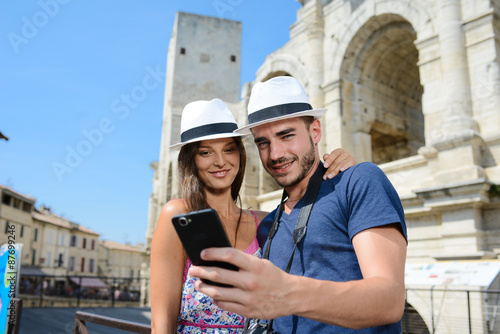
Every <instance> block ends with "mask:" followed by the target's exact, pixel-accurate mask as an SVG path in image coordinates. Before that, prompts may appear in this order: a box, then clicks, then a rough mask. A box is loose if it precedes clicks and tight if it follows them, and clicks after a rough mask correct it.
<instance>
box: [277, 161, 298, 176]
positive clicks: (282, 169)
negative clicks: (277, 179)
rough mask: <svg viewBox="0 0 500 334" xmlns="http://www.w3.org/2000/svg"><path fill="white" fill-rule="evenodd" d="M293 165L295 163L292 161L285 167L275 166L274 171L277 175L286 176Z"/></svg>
mask: <svg viewBox="0 0 500 334" xmlns="http://www.w3.org/2000/svg"><path fill="white" fill-rule="evenodd" d="M292 164H293V161H290V162H288V163H286V164H284V165H280V166H273V169H274V171H275V172H276V173H277V174H284V173H286V172H288V170H289V169H290V166H291V165H292Z"/></svg>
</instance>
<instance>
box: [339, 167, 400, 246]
mask: <svg viewBox="0 0 500 334" xmlns="http://www.w3.org/2000/svg"><path fill="white" fill-rule="evenodd" d="M355 167H356V168H353V167H351V168H353V170H352V173H351V176H350V178H349V180H348V184H347V191H346V196H347V198H346V203H347V212H348V221H349V223H348V233H349V237H350V238H351V239H352V238H353V237H354V236H355V235H356V234H357V233H359V232H361V231H364V230H366V229H369V228H372V227H378V226H384V225H388V224H394V223H398V224H400V226H401V233H402V234H403V236H404V237H405V239H407V236H406V223H405V218H404V210H403V206H402V204H401V200H400V198H399V195H398V194H397V192H396V190H395V189H394V187H393V185H392V184H391V182H390V181H389V179H388V178H387V176H386V175H385V174H384V172H383V171H382V170H381V169H380V168H379V167H378V166H376V165H375V164H373V163H362V164H359V165H357V166H355Z"/></svg>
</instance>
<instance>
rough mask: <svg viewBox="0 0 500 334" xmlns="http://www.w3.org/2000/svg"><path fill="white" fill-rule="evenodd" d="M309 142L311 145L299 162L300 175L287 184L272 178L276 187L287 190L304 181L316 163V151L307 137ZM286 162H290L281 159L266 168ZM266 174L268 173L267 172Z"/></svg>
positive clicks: (310, 139)
mask: <svg viewBox="0 0 500 334" xmlns="http://www.w3.org/2000/svg"><path fill="white" fill-rule="evenodd" d="M309 142H310V144H311V147H310V149H309V151H307V153H306V154H304V156H303V158H302V160H301V161H300V173H299V175H298V176H297V177H296V178H295V179H293V180H291V181H288V182H287V181H285V180H283V181H279V180H278V179H277V178H274V180H275V181H276V183H278V185H279V186H280V187H283V188H288V187H293V186H295V185H297V184H299V183H300V182H301V181H302V180H304V178H305V177H306V176H307V174H309V172H310V171H311V168H312V167H313V166H314V162H315V161H316V149H315V146H314V142H313V140H312V138H311V137H309ZM283 160H285V161H283ZM287 161H290V160H289V159H281V160H277V161H271V163H270V164H269V166H268V168H269V169H271V166H273V165H274V164H277V163H283V162H287ZM267 172H268V173H269V170H268V171H267ZM271 176H272V175H271Z"/></svg>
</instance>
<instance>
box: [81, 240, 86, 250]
mask: <svg viewBox="0 0 500 334" xmlns="http://www.w3.org/2000/svg"><path fill="white" fill-rule="evenodd" d="M86 247H87V238H83V245H82V248H83V249H85V248H86Z"/></svg>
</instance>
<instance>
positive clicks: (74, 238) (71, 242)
mask: <svg viewBox="0 0 500 334" xmlns="http://www.w3.org/2000/svg"><path fill="white" fill-rule="evenodd" d="M70 246H71V247H76V235H72V236H71V241H70Z"/></svg>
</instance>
